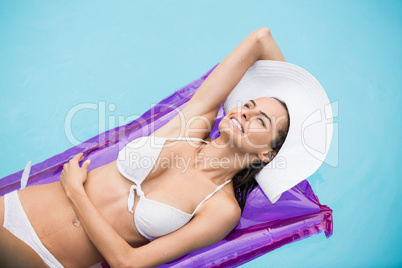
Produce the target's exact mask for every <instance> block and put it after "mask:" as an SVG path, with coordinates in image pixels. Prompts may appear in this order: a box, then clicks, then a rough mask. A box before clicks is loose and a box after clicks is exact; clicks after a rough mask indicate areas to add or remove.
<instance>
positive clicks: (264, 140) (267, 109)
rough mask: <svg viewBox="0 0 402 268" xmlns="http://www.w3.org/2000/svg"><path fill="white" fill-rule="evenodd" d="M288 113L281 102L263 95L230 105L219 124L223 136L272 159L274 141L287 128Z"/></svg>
mask: <svg viewBox="0 0 402 268" xmlns="http://www.w3.org/2000/svg"><path fill="white" fill-rule="evenodd" d="M287 124H288V113H287V111H286V108H285V107H284V105H283V104H282V103H280V102H279V101H278V100H276V99H274V98H268V97H263V98H259V99H255V100H250V101H248V102H246V103H245V104H244V105H243V106H240V107H235V108H233V109H231V110H230V111H229V112H228V113H227V115H226V116H225V117H224V118H223V119H222V121H221V122H220V124H219V130H220V132H221V136H222V137H223V138H224V139H225V140H226V139H227V140H228V141H231V143H232V144H233V146H234V147H236V148H238V150H239V151H240V152H242V153H250V154H252V155H257V156H258V158H259V159H260V160H262V161H264V162H267V161H269V155H268V153H269V152H270V151H271V152H272V150H273V149H272V146H271V145H272V141H273V140H274V139H275V138H277V137H278V135H279V133H278V132H279V130H281V129H283V128H286V126H287Z"/></svg>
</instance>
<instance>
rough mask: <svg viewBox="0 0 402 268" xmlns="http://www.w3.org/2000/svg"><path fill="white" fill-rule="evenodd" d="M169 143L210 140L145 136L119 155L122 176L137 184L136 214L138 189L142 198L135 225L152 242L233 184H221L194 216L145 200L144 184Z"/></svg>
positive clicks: (130, 200)
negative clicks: (227, 185)
mask: <svg viewBox="0 0 402 268" xmlns="http://www.w3.org/2000/svg"><path fill="white" fill-rule="evenodd" d="M167 140H192V141H202V142H205V143H208V142H207V141H204V140H202V139H198V138H187V137H186V138H178V139H172V138H162V137H155V136H146V137H141V138H138V139H135V140H133V141H131V142H130V143H128V144H127V145H126V146H125V147H124V148H123V149H122V150H121V151H120V152H119V156H118V158H117V161H116V163H117V168H118V170H119V171H120V173H121V174H122V175H123V176H124V177H126V178H127V179H129V180H130V181H132V182H134V183H135V184H134V185H132V186H131V187H130V194H129V197H128V209H129V211H130V212H131V213H133V210H132V208H133V206H134V190H136V192H137V194H138V196H140V200H139V202H138V204H137V207H136V208H135V212H134V223H135V226H136V228H137V230H138V232H139V233H140V234H141V235H142V236H144V237H145V238H147V239H148V240H150V241H152V240H155V239H156V238H158V237H161V236H164V235H167V234H169V233H172V232H174V231H176V230H178V229H180V228H181V227H183V226H184V225H185V224H187V223H188V222H189V221H190V220H191V218H192V217H193V216H194V214H195V212H196V211H197V210H198V208H199V207H200V206H201V205H202V203H204V202H205V201H206V200H208V199H209V198H211V197H212V196H213V195H214V194H215V193H216V192H217V191H219V190H220V189H221V188H222V187H223V186H225V185H226V184H228V183H229V182H230V181H231V180H227V181H226V182H225V183H223V184H221V185H219V186H218V187H217V188H216V189H215V191H213V192H212V193H211V194H209V195H208V196H207V197H206V198H205V199H204V200H202V201H201V202H200V203H199V204H198V206H197V207H196V208H195V210H194V212H193V213H191V214H188V213H186V212H184V211H181V210H179V209H177V208H174V207H172V206H169V205H167V204H164V203H161V202H158V201H154V200H151V199H148V198H146V197H145V194H144V192H143V191H142V189H141V183H142V182H143V181H144V180H145V178H146V177H147V176H148V174H149V172H150V171H151V170H152V168H153V167H154V165H155V163H156V162H157V161H158V157H159V154H160V152H161V151H162V148H163V146H164V144H165V142H166V141H167Z"/></svg>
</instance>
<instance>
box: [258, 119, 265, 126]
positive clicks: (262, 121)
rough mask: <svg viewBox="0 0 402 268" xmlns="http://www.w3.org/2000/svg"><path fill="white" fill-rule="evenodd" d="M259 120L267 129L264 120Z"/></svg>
mask: <svg viewBox="0 0 402 268" xmlns="http://www.w3.org/2000/svg"><path fill="white" fill-rule="evenodd" d="M258 120H260V121H261V124H262V125H263V126H264V127H265V122H264V120H262V119H261V118H258Z"/></svg>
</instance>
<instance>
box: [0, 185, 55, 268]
mask: <svg viewBox="0 0 402 268" xmlns="http://www.w3.org/2000/svg"><path fill="white" fill-rule="evenodd" d="M3 226H4V228H6V229H7V230H9V231H10V232H11V233H12V234H13V235H15V236H16V237H18V238H19V239H21V240H22V241H23V242H25V243H26V244H27V245H28V246H30V247H31V248H32V249H33V250H35V252H36V253H38V255H39V256H40V257H41V258H42V260H43V261H44V262H45V263H46V264H47V265H49V266H50V267H52V268H53V267H57V268H58V267H63V265H61V263H60V262H58V260H57V259H56V258H55V257H54V256H53V255H52V254H51V253H50V252H49V250H47V249H46V248H45V246H44V245H43V244H42V242H41V241H40V239H39V237H38V236H37V235H36V233H35V230H34V229H33V227H32V225H31V223H30V222H29V220H28V217H27V215H26V214H25V211H24V209H23V208H22V205H21V202H20V199H19V197H18V192H17V191H14V192H11V193H8V194H6V195H4V223H3Z"/></svg>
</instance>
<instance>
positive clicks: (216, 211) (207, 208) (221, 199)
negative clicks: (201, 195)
mask: <svg viewBox="0 0 402 268" xmlns="http://www.w3.org/2000/svg"><path fill="white" fill-rule="evenodd" d="M222 190H223V189H221V191H219V194H218V193H217V194H215V195H214V198H211V199H210V200H209V201H210V202H205V203H204V204H203V206H201V208H200V209H199V211H198V215H197V214H196V215H197V216H198V217H216V215H219V216H220V217H221V218H222V220H225V221H231V222H232V221H237V222H239V221H240V218H241V208H240V206H239V203H238V202H237V200H236V198H235V197H234V193H229V192H228V191H222Z"/></svg>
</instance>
